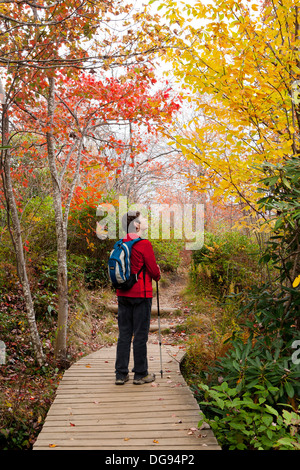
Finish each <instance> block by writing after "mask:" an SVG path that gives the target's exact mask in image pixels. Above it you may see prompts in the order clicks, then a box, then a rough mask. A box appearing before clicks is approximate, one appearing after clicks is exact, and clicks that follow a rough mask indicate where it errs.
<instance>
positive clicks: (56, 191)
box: [47, 77, 69, 364]
mask: <svg viewBox="0 0 300 470" xmlns="http://www.w3.org/2000/svg"><path fill="white" fill-rule="evenodd" d="M54 110H55V79H54V77H50V78H49V96H48V128H49V130H48V132H47V151H48V152H47V153H48V164H49V169H50V173H51V182H52V190H53V204H54V213H55V227H56V237H57V266H58V267H57V294H58V323H57V336H56V345H55V358H56V360H57V362H60V363H61V364H65V363H66V361H67V325H68V308H69V305H68V270H67V229H66V226H65V223H64V218H63V211H62V194H61V185H60V181H59V175H58V171H57V167H56V161H55V148H54V141H53V134H52V125H53V118H54Z"/></svg>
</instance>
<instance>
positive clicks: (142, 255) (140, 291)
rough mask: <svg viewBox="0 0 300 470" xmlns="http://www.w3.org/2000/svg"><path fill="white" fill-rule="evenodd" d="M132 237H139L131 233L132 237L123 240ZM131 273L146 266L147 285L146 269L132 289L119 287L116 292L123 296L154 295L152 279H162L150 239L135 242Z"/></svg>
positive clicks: (126, 238)
mask: <svg viewBox="0 0 300 470" xmlns="http://www.w3.org/2000/svg"><path fill="white" fill-rule="evenodd" d="M132 238H138V235H136V234H133V233H131V234H130V237H129V236H128V235H127V237H125V238H123V241H124V242H126V241H129V240H131V239H132ZM130 263H131V273H133V274H135V273H137V272H138V271H139V270H140V269H141V267H142V266H143V265H145V267H146V272H145V286H146V292H145V286H144V271H143V270H142V272H141V273H140V274H139V277H138V282H136V283H135V284H134V286H132V288H131V289H129V290H126V291H123V290H121V289H117V291H116V293H117V295H118V296H122V297H152V296H153V294H152V279H154V281H158V280H159V279H160V270H159V267H158V266H157V264H156V260H155V256H154V252H153V248H152V245H151V243H150V242H149V240H146V239H143V240H141V241H139V242H137V243H135V244H134V245H133V247H132V250H131V257H130ZM145 294H146V295H145Z"/></svg>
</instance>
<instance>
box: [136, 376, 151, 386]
mask: <svg viewBox="0 0 300 470" xmlns="http://www.w3.org/2000/svg"><path fill="white" fill-rule="evenodd" d="M154 380H155V374H148V375H146V376H145V377H142V378H140V379H134V380H133V383H134V384H135V385H142V384H149V383H150V382H154Z"/></svg>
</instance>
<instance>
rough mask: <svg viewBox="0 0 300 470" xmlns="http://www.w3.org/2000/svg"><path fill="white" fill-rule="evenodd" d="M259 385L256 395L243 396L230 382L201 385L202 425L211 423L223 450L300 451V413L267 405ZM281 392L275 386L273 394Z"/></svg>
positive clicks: (247, 394)
mask: <svg viewBox="0 0 300 470" xmlns="http://www.w3.org/2000/svg"><path fill="white" fill-rule="evenodd" d="M255 388H256V391H255V395H254V397H252V396H251V395H250V393H249V392H246V393H244V394H243V395H242V396H240V394H239V393H238V391H237V389H236V388H230V387H229V386H228V383H227V382H223V383H222V384H221V385H217V386H214V387H212V388H209V387H208V386H207V385H204V384H199V389H200V390H201V391H202V392H203V398H204V400H201V401H200V405H201V409H202V410H203V413H204V414H203V416H202V418H201V420H200V422H199V425H200V426H201V425H202V424H203V422H206V423H208V424H209V425H210V426H211V428H212V430H213V431H214V433H215V436H216V438H217V440H218V442H219V444H220V445H221V446H222V447H223V449H229V450H235V449H237V450H246V449H249V450H253V449H257V450H270V449H279V450H286V449H297V450H299V449H300V436H299V433H298V430H299V425H300V415H299V413H297V412H294V411H292V412H290V411H288V410H287V409H283V411H281V412H279V411H277V410H276V409H275V408H274V407H272V406H270V405H269V404H267V392H266V390H265V389H264V387H261V386H258V385H256V387H255ZM277 392H278V390H277V389H276V387H273V388H272V393H274V394H276V393H277ZM212 414H213V416H212Z"/></svg>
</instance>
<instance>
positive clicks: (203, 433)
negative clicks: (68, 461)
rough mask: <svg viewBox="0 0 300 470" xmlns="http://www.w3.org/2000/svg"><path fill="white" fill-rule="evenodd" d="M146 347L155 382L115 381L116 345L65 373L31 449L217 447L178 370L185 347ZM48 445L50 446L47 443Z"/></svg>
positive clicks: (92, 355)
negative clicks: (201, 425)
mask: <svg viewBox="0 0 300 470" xmlns="http://www.w3.org/2000/svg"><path fill="white" fill-rule="evenodd" d="M162 352H163V371H164V377H163V378H161V377H160V373H159V372H160V358H159V348H158V345H157V344H151V343H150V344H149V345H148V357H149V361H148V362H149V371H151V372H152V371H153V372H154V373H156V375H157V378H156V381H155V382H154V383H152V384H144V385H141V386H137V385H134V384H133V383H132V374H130V381H129V382H127V383H126V384H125V385H123V386H116V385H115V383H114V380H115V374H114V362H115V353H116V348H115V346H112V347H111V348H102V349H100V350H99V351H96V352H94V353H92V354H90V355H89V356H87V357H85V358H83V359H81V360H80V361H78V362H77V363H76V364H74V365H73V366H71V368H70V369H69V370H67V371H66V372H65V374H64V377H63V379H62V380H61V382H60V384H59V387H58V389H57V394H56V398H55V400H54V402H53V404H52V406H51V407H50V410H49V412H48V415H47V418H46V421H45V423H44V426H43V429H42V431H41V433H40V435H39V436H38V439H37V441H36V443H35V444H34V446H33V449H34V450H35V449H40V450H42V449H45V450H46V449H47V450H49V449H53V450H60V449H62V450H66V449H82V450H88V449H91V450H92V449H93V450H101V449H102V450H105V449H107V450H126V449H127V450H133V449H136V450H150V449H152V450H153V449H157V448H158V449H164V450H168V449H170V450H176V449H177V450H183V449H186V450H196V449H197V450H199V449H200V450H207V449H213V450H217V449H218V450H219V449H220V447H219V445H218V443H217V440H216V439H215V437H214V435H213V432H212V430H211V429H204V430H197V424H198V421H199V419H200V409H199V406H198V404H197V401H196V400H195V398H194V397H193V395H192V393H191V391H190V389H189V387H188V386H187V385H186V383H185V381H184V379H183V377H182V376H181V374H180V369H179V364H180V360H181V358H182V357H183V353H184V352H183V351H182V350H180V349H179V348H176V347H173V346H170V345H167V346H163V349H162ZM49 445H50V447H49Z"/></svg>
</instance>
